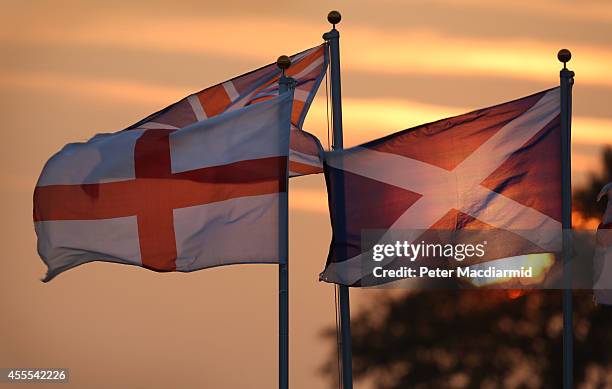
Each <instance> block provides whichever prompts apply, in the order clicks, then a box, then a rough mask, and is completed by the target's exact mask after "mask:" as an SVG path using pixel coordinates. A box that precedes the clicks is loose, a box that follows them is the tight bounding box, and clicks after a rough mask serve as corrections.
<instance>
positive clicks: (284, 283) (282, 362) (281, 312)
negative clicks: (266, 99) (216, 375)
mask: <svg viewBox="0 0 612 389" xmlns="http://www.w3.org/2000/svg"><path fill="white" fill-rule="evenodd" d="M276 65H277V66H278V67H279V69H281V71H282V74H281V77H280V79H279V81H278V83H279V85H278V92H279V94H283V93H286V92H288V91H289V90H290V89H293V88H294V87H295V80H294V79H293V78H291V77H286V76H285V70H286V69H288V68H289V66H291V59H290V58H289V57H287V56H286V55H281V56H280V57H278V60H277V61H276ZM288 158H289V156H287V166H286V172H285V188H286V191H287V192H286V196H284V197H281V200H280V202H279V209H280V212H281V223H282V224H283V228H281V231H280V233H279V243H278V244H279V255H280V256H281V259H282V258H284V263H282V262H281V263H280V264H279V268H278V387H279V389H288V388H289V216H288V212H287V207H288V200H289V199H288V196H289V172H288V170H287V169H288V166H289V159H288Z"/></svg>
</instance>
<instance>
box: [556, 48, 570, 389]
mask: <svg viewBox="0 0 612 389" xmlns="http://www.w3.org/2000/svg"><path fill="white" fill-rule="evenodd" d="M557 58H558V59H559V61H560V62H562V63H563V69H561V71H560V73H559V77H560V83H561V182H562V189H561V198H562V216H561V224H562V228H563V388H564V389H571V388H573V385H574V384H573V378H574V377H573V375H574V374H573V373H574V332H573V323H572V321H573V317H572V316H573V307H572V273H571V270H572V262H571V254H572V240H571V239H572V237H571V233H572V160H571V151H572V150H571V129H572V86H573V85H574V72H573V71H571V70H569V69H568V68H567V63H568V62H569V60H570V59H571V58H572V53H570V51H569V50H567V49H562V50H560V51H559V53H558V54H557Z"/></svg>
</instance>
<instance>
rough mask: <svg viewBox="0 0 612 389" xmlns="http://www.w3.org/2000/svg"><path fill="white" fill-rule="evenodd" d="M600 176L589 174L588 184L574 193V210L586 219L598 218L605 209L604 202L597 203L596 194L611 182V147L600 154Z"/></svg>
mask: <svg viewBox="0 0 612 389" xmlns="http://www.w3.org/2000/svg"><path fill="white" fill-rule="evenodd" d="M602 162H603V163H602V166H603V167H604V169H603V172H602V173H601V174H596V173H594V172H592V173H590V174H589V182H588V184H587V185H585V186H584V187H582V188H578V189H576V190H575V191H574V209H575V210H576V211H578V212H580V213H581V214H582V215H583V216H585V217H587V218H591V217H595V218H600V217H601V215H602V214H603V213H604V211H605V209H606V202H605V201H600V202H597V194H598V193H599V191H600V190H601V188H603V186H604V185H606V184H607V183H608V182H612V147H610V146H608V147H606V148H605V149H604V151H603V152H602Z"/></svg>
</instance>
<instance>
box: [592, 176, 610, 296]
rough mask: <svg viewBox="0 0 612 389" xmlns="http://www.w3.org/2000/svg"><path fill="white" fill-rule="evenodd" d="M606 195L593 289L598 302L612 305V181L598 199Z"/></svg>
mask: <svg viewBox="0 0 612 389" xmlns="http://www.w3.org/2000/svg"><path fill="white" fill-rule="evenodd" d="M604 196H607V197H608V204H607V206H606V212H605V213H604V215H603V217H602V220H601V223H600V224H599V226H598V227H597V235H596V241H597V243H596V246H595V259H594V263H593V265H594V268H595V269H594V273H595V274H594V287H593V289H595V301H596V302H597V303H598V304H607V305H612V182H611V183H609V184H607V185H606V186H604V187H603V188H602V189H601V191H600V192H599V195H598V196H597V201H601V199H602V198H603V197H604Z"/></svg>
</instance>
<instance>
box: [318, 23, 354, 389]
mask: <svg viewBox="0 0 612 389" xmlns="http://www.w3.org/2000/svg"><path fill="white" fill-rule="evenodd" d="M341 19H342V16H341V15H340V12H338V11H331V12H330V13H329V14H328V15H327V20H328V21H329V22H330V23H331V24H332V29H331V31H329V32H326V33H325V34H323V39H325V40H326V41H327V42H328V43H329V53H330V69H331V99H332V126H333V127H332V128H333V148H334V150H342V148H343V137H342V97H341V86H340V33H339V32H338V30H336V24H338V23H339V22H340V20H341ZM339 181H340V183H339V185H338V187H337V188H336V192H337V194H338V197H337V198H336V204H337V214H336V216H337V217H336V220H335V223H336V231H340V232H341V233H342V231H344V230H345V227H344V225H345V215H344V211H345V209H344V183H343V182H342V179H340V180H339ZM338 300H339V304H340V344H341V348H342V388H343V389H352V388H353V362H352V351H351V348H352V345H351V311H350V301H349V289H348V287H347V286H345V285H340V286H339V296H338Z"/></svg>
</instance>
